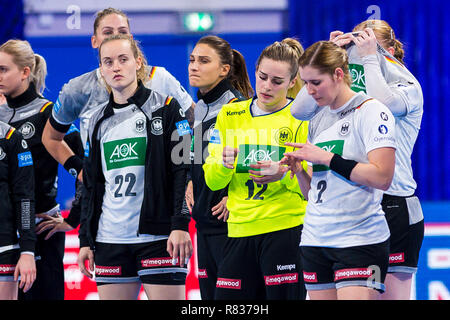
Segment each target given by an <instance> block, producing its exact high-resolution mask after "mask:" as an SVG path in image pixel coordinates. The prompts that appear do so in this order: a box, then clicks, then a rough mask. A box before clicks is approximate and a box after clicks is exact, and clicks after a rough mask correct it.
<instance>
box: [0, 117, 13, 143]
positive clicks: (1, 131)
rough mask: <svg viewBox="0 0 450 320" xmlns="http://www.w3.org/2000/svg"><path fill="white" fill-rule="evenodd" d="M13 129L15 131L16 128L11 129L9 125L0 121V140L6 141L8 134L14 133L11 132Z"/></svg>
mask: <svg viewBox="0 0 450 320" xmlns="http://www.w3.org/2000/svg"><path fill="white" fill-rule="evenodd" d="M11 129H12V131H14V128H13V127H11V126H10V125H9V124H7V123H5V122H3V121H0V139H6V138H7V136H8V133H10V134H12V132H10V131H11Z"/></svg>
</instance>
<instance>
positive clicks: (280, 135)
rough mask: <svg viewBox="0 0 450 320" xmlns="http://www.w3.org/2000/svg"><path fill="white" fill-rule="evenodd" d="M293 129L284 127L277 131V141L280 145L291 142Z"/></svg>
mask: <svg viewBox="0 0 450 320" xmlns="http://www.w3.org/2000/svg"><path fill="white" fill-rule="evenodd" d="M293 136H294V135H293V133H292V130H291V129H290V128H288V127H283V128H280V129H278V130H277V131H276V132H275V137H274V138H275V141H276V142H277V143H278V144H279V145H280V146H282V145H284V144H285V143H286V142H291V141H292V138H293Z"/></svg>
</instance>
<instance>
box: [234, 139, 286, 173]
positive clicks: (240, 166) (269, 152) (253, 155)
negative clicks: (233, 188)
mask: <svg viewBox="0 0 450 320" xmlns="http://www.w3.org/2000/svg"><path fill="white" fill-rule="evenodd" d="M285 151H286V148H284V147H277V146H271V145H255V144H242V145H240V146H239V154H238V160H237V165H236V172H237V173H246V172H248V170H249V169H250V165H251V164H256V163H257V162H258V161H269V160H272V161H280V160H281V158H283V154H284V152H285ZM253 170H255V171H257V170H256V169H253Z"/></svg>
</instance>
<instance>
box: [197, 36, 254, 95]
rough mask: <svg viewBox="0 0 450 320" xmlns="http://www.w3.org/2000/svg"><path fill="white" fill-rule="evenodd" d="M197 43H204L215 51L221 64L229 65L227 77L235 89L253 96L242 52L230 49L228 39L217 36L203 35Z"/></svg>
mask: <svg viewBox="0 0 450 320" xmlns="http://www.w3.org/2000/svg"><path fill="white" fill-rule="evenodd" d="M197 44H206V45H208V46H209V47H211V48H212V49H214V50H215V51H216V53H217V54H218V55H219V57H220V62H221V63H222V64H228V65H230V71H229V72H228V79H229V81H230V83H231V85H232V86H233V88H235V89H236V90H238V91H239V92H240V93H242V95H243V96H244V97H246V98H247V99H250V98H251V97H252V96H253V93H254V91H253V88H252V85H251V84H250V79H249V77H248V73H247V65H246V64H245V59H244V57H243V56H242V54H241V53H240V52H239V51H237V50H236V49H232V48H231V46H230V44H229V43H228V41H226V40H225V39H222V38H220V37H218V36H213V35H209V36H204V37H202V38H200V40H198V41H197Z"/></svg>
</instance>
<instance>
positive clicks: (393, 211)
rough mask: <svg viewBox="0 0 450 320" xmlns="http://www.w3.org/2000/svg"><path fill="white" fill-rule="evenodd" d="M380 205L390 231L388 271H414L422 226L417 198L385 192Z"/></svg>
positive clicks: (422, 230)
mask: <svg viewBox="0 0 450 320" xmlns="http://www.w3.org/2000/svg"><path fill="white" fill-rule="evenodd" d="M381 205H382V207H383V211H384V213H385V217H386V221H387V223H388V225H389V230H390V232H391V238H390V247H391V249H390V252H389V268H388V272H405V273H415V272H416V271H417V264H418V261H419V252H420V248H421V246H422V241H423V237H424V229H425V227H424V221H423V213H422V208H421V206H420V202H419V199H418V198H417V197H415V196H411V197H397V196H391V195H387V194H385V195H384V196H383V201H382V202H381Z"/></svg>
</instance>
